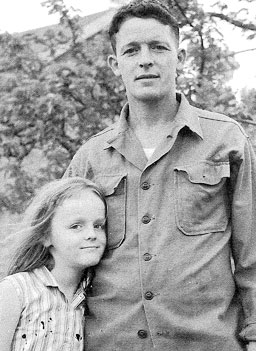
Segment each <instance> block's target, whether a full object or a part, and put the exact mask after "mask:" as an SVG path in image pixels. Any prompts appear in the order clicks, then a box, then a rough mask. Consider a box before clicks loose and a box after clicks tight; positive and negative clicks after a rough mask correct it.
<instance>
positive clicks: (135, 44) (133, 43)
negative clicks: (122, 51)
mask: <svg viewBox="0 0 256 351" xmlns="http://www.w3.org/2000/svg"><path fill="white" fill-rule="evenodd" d="M137 45H139V42H138V41H130V42H129V43H126V44H124V45H123V48H125V47H127V46H137Z"/></svg>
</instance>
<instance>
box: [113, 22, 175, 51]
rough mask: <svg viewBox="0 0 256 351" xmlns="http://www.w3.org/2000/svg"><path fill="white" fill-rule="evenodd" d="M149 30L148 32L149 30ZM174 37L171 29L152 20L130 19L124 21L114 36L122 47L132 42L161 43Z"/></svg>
mask: <svg viewBox="0 0 256 351" xmlns="http://www.w3.org/2000/svg"><path fill="white" fill-rule="evenodd" d="M149 29H150V30H149ZM173 37H174V33H173V32H172V30H171V27H170V26H169V25H167V24H163V23H161V22H160V21H158V20H156V19H154V18H138V17H131V18H128V19H127V20H125V21H124V22H123V23H122V24H121V26H120V29H119V32H118V33H117V34H116V39H117V41H121V42H122V45H126V44H125V43H128V42H134V41H138V42H141V41H163V40H166V39H168V38H169V39H170V38H173Z"/></svg>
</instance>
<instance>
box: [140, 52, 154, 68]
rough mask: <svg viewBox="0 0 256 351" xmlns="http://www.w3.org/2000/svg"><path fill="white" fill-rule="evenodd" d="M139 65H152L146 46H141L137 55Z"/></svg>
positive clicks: (145, 66) (150, 55) (146, 66)
mask: <svg viewBox="0 0 256 351" xmlns="http://www.w3.org/2000/svg"><path fill="white" fill-rule="evenodd" d="M139 65H140V67H144V68H148V67H151V66H153V58H152V54H151V52H150V50H149V48H148V47H142V48H141V52H140V56H139Z"/></svg>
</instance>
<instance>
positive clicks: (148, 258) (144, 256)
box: [143, 253, 152, 261]
mask: <svg viewBox="0 0 256 351" xmlns="http://www.w3.org/2000/svg"><path fill="white" fill-rule="evenodd" d="M143 258H144V261H150V260H151V258H152V255H150V254H149V253H145V254H144V255H143Z"/></svg>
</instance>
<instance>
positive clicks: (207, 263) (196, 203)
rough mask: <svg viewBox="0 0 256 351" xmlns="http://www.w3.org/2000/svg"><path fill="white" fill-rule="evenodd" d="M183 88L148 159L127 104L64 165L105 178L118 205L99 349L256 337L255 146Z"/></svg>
mask: <svg viewBox="0 0 256 351" xmlns="http://www.w3.org/2000/svg"><path fill="white" fill-rule="evenodd" d="M177 97H178V99H179V100H180V106H179V110H178V112H177V115H176V117H175V120H174V123H173V126H172V128H171V129H170V130H166V137H165V138H164V139H163V140H161V141H159V145H158V147H157V148H156V150H155V151H154V153H153V155H152V156H151V157H150V158H149V159H147V158H146V155H145V153H144V151H143V149H142V146H141V144H140V142H139V141H138V139H137V138H136V136H135V135H134V133H133V131H132V130H131V129H130V128H129V125H128V123H127V116H128V114H129V107H128V105H126V106H125V107H124V109H123V111H122V113H121V118H120V120H119V121H118V122H117V123H116V124H114V125H113V126H111V127H109V128H107V129H106V130H104V131H102V132H100V133H98V134H97V135H95V136H94V137H92V138H91V139H89V140H88V141H87V142H86V143H85V144H84V145H83V146H82V147H81V148H80V150H79V151H78V152H77V154H76V155H75V157H74V159H73V160H72V162H71V164H70V166H69V168H68V169H67V171H66V173H65V176H76V175H78V176H82V177H87V178H90V179H92V180H94V181H95V182H96V183H98V184H99V185H100V186H101V187H102V188H103V189H104V191H105V195H106V197H107V203H108V209H109V210H108V213H109V215H108V250H107V252H106V255H105V256H104V258H103V260H102V261H101V262H100V264H99V265H98V267H97V271H96V277H95V279H94V281H93V289H92V294H91V296H90V297H89V301H88V304H89V309H90V311H91V312H92V315H91V317H89V318H88V320H87V324H86V331H87V336H86V341H87V344H86V346H87V348H86V349H87V350H89V351H103V350H104V351H114V350H120V351H126V350H127V351H130V350H133V351H140V350H146V351H151V350H155V349H156V350H158V351H166V350H178V351H180V350H182V351H205V350H207V351H213V350H232V351H237V350H242V348H243V347H244V346H242V345H244V341H249V340H256V330H255V328H256V215H255V209H256V196H255V195H256V162H255V156H254V153H253V150H252V146H251V144H250V141H249V140H248V137H247V135H246V134H245V132H244V131H243V129H242V128H241V127H240V125H239V124H238V123H237V122H235V121H234V120H232V119H230V118H228V117H226V116H223V115H221V114H217V113H212V112H209V111H204V110H200V109H197V108H194V107H192V106H190V105H189V103H188V102H187V100H186V99H185V97H184V96H183V95H181V96H180V95H177ZM231 255H232V256H233V259H234V265H235V271H234V273H233V271H232V266H231V263H230V262H231ZM239 299H240V301H242V306H243V313H242V314H241V313H240V309H241V305H240V303H239ZM241 315H243V318H242V322H243V324H242V325H241V324H240V323H239V316H241ZM239 332H240V337H241V340H240V339H239V338H238V333H239ZM240 341H241V343H240Z"/></svg>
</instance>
